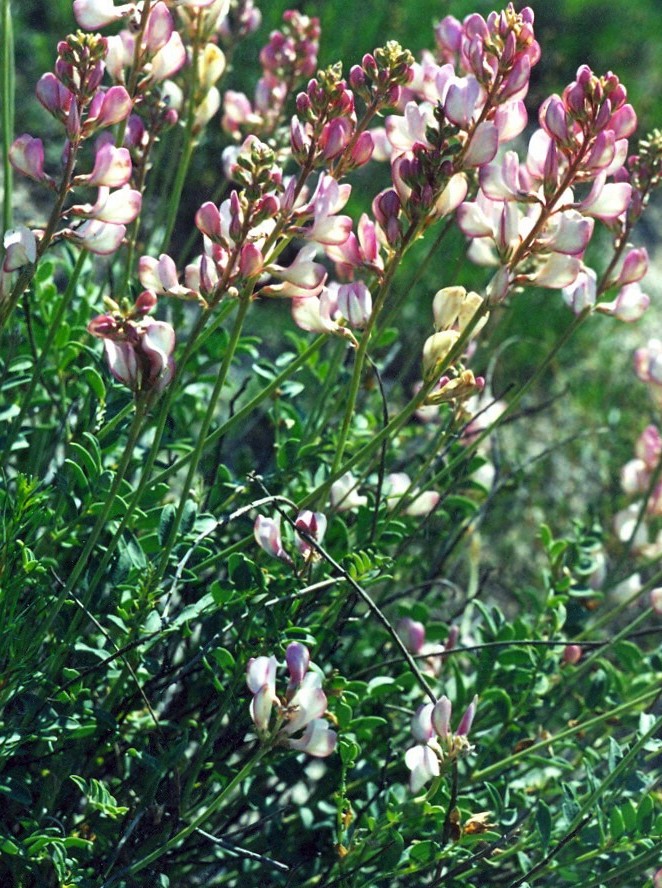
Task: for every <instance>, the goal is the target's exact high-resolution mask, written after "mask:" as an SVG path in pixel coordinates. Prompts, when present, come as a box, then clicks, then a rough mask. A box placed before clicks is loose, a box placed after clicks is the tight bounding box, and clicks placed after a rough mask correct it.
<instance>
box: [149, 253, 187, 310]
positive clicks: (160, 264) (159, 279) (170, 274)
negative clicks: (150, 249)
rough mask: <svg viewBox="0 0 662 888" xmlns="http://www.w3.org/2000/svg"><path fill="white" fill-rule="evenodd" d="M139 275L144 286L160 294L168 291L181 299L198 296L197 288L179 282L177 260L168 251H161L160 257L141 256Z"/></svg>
mask: <svg viewBox="0 0 662 888" xmlns="http://www.w3.org/2000/svg"><path fill="white" fill-rule="evenodd" d="M138 277H139V278H140V283H141V284H142V285H143V287H146V288H147V289H148V290H153V291H154V292H155V293H158V294H159V295H161V294H164V293H167V294H168V295H169V296H175V297H178V298H181V299H189V298H191V297H194V298H195V297H196V296H197V292H196V291H195V290H192V289H191V288H190V287H185V286H183V285H182V284H180V283H179V277H178V274H177V268H176V266H175V262H174V260H173V259H172V258H171V257H170V256H168V255H167V253H161V255H160V256H159V258H158V259H154V258H152V257H151V256H141V257H140V261H139V263H138Z"/></svg>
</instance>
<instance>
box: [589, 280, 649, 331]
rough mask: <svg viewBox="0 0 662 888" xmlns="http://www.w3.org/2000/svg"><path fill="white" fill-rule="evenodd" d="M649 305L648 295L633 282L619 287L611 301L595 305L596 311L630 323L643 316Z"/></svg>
mask: <svg viewBox="0 0 662 888" xmlns="http://www.w3.org/2000/svg"><path fill="white" fill-rule="evenodd" d="M649 305H650V297H649V296H647V295H646V293H644V292H643V291H642V289H641V287H640V286H639V284H638V283H633V284H626V285H625V286H624V287H621V289H620V290H619V292H618V295H617V296H616V299H614V300H613V302H601V303H599V305H596V311H599V312H602V314H608V315H612V316H613V317H615V318H618V320H619V321H625V322H627V323H631V322H632V321H638V320H639V318H641V317H643V315H644V314H645V312H646V310H647V309H648V306H649Z"/></svg>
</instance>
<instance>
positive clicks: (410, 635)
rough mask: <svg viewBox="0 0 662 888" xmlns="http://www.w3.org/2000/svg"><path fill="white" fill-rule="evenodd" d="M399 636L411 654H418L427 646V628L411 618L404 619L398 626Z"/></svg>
mask: <svg viewBox="0 0 662 888" xmlns="http://www.w3.org/2000/svg"><path fill="white" fill-rule="evenodd" d="M397 630H398V635H399V636H400V638H401V639H402V641H403V644H404V646H405V647H406V648H407V650H408V651H409V652H410V653H411V654H418V653H420V651H421V648H422V647H423V645H424V644H425V626H424V625H423V623H420V622H419V621H418V620H412V619H411V617H403V618H402V620H400V622H399V623H398V625H397Z"/></svg>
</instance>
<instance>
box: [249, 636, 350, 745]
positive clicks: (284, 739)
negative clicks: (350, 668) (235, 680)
mask: <svg viewBox="0 0 662 888" xmlns="http://www.w3.org/2000/svg"><path fill="white" fill-rule="evenodd" d="M285 659H286V663H287V668H288V671H289V673H290V681H289V684H288V688H287V694H286V697H285V698H284V700H281V699H280V698H279V697H278V696H277V695H276V669H277V667H278V661H277V660H276V658H275V657H255V658H251V659H250V660H249V661H248V664H247V668H246V683H247V684H248V688H249V690H250V691H251V692H252V693H253V699H252V701H251V705H250V715H251V719H252V721H253V724H254V725H255V726H256V728H257V729H258V734H259V736H260V738H261V739H262V740H266V741H269V740H271V741H272V742H274V743H275V744H278V745H281V746H288V747H289V748H290V749H295V750H297V751H298V752H306V753H308V755H312V756H316V757H318V758H324V757H326V756H328V755H331V753H332V752H333V751H334V749H335V748H336V743H337V739H338V738H337V734H336V732H335V731H332V730H331V729H330V727H329V723H328V721H327V720H326V719H324V718H323V717H322V716H323V715H324V713H325V712H326V708H327V698H326V694H325V693H324V691H323V690H322V679H321V676H320V674H319V673H318V672H312V671H309V666H310V653H309V651H308V649H307V648H306V647H305V645H302V644H300V643H299V642H292V643H291V644H290V645H288V647H287V651H286V654H285ZM274 709H275V711H276V720H275V724H274V726H273V727H271V717H272V713H273V711H274ZM301 732H303V733H301ZM297 734H298V735H299V736H296V735H297Z"/></svg>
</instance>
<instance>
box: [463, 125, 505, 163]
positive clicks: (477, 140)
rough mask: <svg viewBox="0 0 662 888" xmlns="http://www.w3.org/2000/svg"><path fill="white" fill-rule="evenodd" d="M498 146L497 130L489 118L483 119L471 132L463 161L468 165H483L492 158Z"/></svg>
mask: <svg viewBox="0 0 662 888" xmlns="http://www.w3.org/2000/svg"><path fill="white" fill-rule="evenodd" d="M498 148H499V131H498V130H497V128H496V125H495V124H494V123H492V121H491V120H484V121H483V122H482V123H481V124H479V125H478V126H477V127H476V129H475V131H474V133H473V136H472V138H471V144H470V145H469V149H468V151H467V152H466V154H465V155H464V162H465V164H466V165H467V166H468V167H475V166H483V164H486V163H489V162H490V161H491V160H492V159H493V158H494V156H495V155H496V153H497V150H498Z"/></svg>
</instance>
